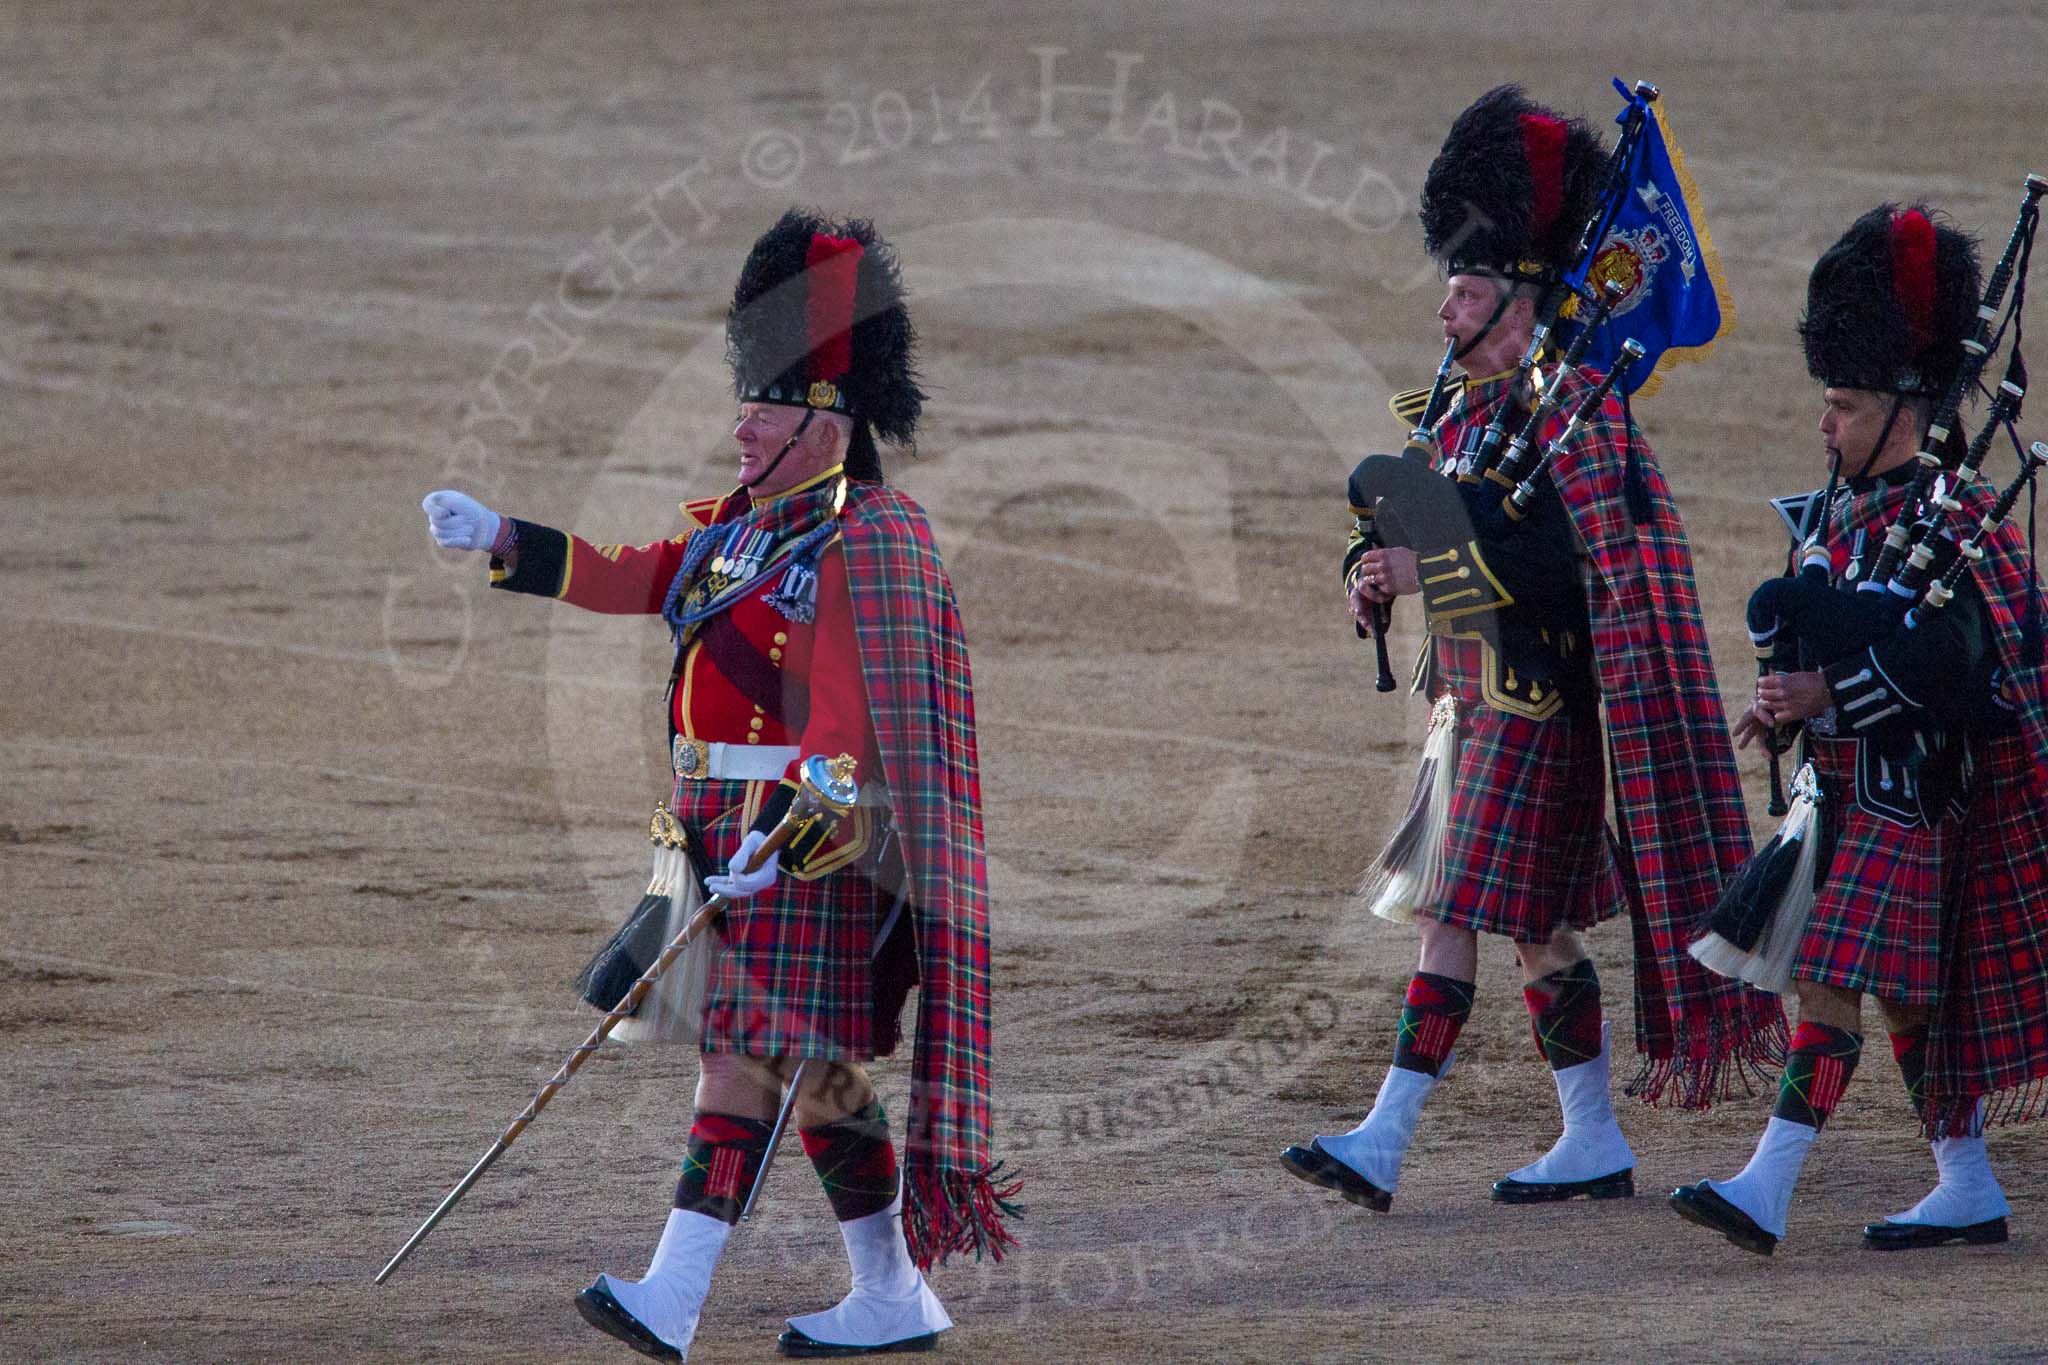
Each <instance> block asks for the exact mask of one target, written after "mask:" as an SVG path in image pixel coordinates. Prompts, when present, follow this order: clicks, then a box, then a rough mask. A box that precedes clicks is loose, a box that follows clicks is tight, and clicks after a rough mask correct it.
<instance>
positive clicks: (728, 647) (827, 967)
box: [492, 468, 901, 1059]
mask: <svg viewBox="0 0 2048 1365" xmlns="http://www.w3.org/2000/svg"><path fill="white" fill-rule="evenodd" d="M842 483H843V474H842V472H841V471H840V470H838V469H837V468H835V469H833V470H831V471H828V472H827V473H825V474H822V475H820V476H818V478H816V479H813V480H810V481H809V482H807V483H805V484H803V485H800V486H799V487H797V488H794V489H791V490H789V491H788V492H786V493H783V494H780V495H778V496H777V497H775V498H770V499H763V500H761V502H760V503H759V504H758V505H757V504H756V503H755V502H754V501H753V500H752V499H751V498H750V497H749V496H748V494H747V493H746V491H745V490H744V489H742V490H738V491H736V492H734V493H731V494H728V495H726V496H724V497H720V498H706V499H700V500H697V501H693V502H686V503H683V504H681V507H680V511H681V513H682V516H683V520H684V529H683V530H682V531H681V532H680V533H679V534H677V535H675V536H673V537H671V538H669V539H667V540H659V541H655V542H652V543H650V544H647V545H641V546H623V545H602V544H594V543H592V542H590V541H587V540H584V539H582V538H581V537H578V536H574V535H569V534H567V533H564V532H560V531H555V530H552V529H551V528H548V527H542V526H536V525H533V524H531V523H524V522H522V523H517V527H518V540H517V542H516V548H515V551H514V555H513V558H512V560H511V561H510V564H509V566H507V565H500V564H499V563H498V562H496V561H494V562H493V573H492V585H493V586H494V587H500V588H507V589H510V590H512V591H520V592H529V593H536V594H540V595H545V596H552V597H556V598H558V599H560V600H562V601H565V602H568V603H570V604H572V605H574V606H578V607H582V608H584V609H585V610H589V611H598V612H605V613H610V614H618V615H633V614H646V615H659V614H661V613H662V611H663V610H664V607H665V606H666V605H667V604H669V603H670V602H672V601H673V599H674V598H675V596H676V595H677V592H678V589H679V588H685V587H687V586H688V585H679V584H678V583H677V582H676V579H677V575H678V574H679V573H680V572H681V570H682V569H683V566H684V561H685V556H686V555H687V554H689V552H690V548H691V544H692V542H693V540H694V539H695V538H696V537H699V536H717V537H720V538H721V541H722V542H729V541H730V540H731V539H732V536H734V535H738V534H741V530H740V529H738V528H736V527H735V523H736V522H738V521H739V520H740V519H741V518H743V517H746V516H747V514H748V513H750V512H754V511H767V510H768V509H770V508H772V507H774V506H775V505H776V504H780V503H782V502H783V501H784V500H786V499H808V500H816V499H820V498H826V497H830V496H831V495H832V494H833V492H834V491H835V490H836V489H837V488H838V487H839V486H840V485H841V484H842ZM794 505H795V504H792V506H794ZM755 520H759V519H758V518H756V519H755ZM749 524H752V523H751V522H750V523H749ZM729 533H730V534H729ZM788 540H789V538H788V537H784V538H782V540H781V541H780V542H778V543H773V544H770V545H768V546H767V547H766V554H765V558H764V563H765V567H762V568H760V569H759V570H758V571H757V572H756V573H755V574H754V576H753V578H752V579H751V580H749V582H748V586H747V587H746V588H745V589H744V590H743V591H742V592H740V594H739V595H738V596H737V598H736V600H734V601H733V602H732V603H731V605H730V606H729V607H727V608H726V609H725V610H723V611H721V612H719V613H718V614H717V616H715V617H714V618H712V619H711V620H707V621H704V622H701V623H697V624H695V625H693V626H690V627H687V628H686V629H685V632H684V635H683V639H682V642H681V645H680V652H679V656H678V658H677V661H676V670H675V674H674V678H673V685H672V687H671V689H670V692H669V698H668V711H669V717H668V719H669V724H670V726H671V729H672V733H673V735H674V736H675V739H674V741H673V742H672V745H671V751H672V755H673V754H678V753H681V754H683V755H684V759H685V761H684V762H679V763H678V764H677V767H678V769H679V773H678V776H677V778H676V782H675V788H674V792H673V803H672V805H671V809H672V810H673V812H674V813H675V816H676V818H677V820H678V821H679V822H681V823H682V824H683V826H684V827H685V828H686V829H687V830H688V831H690V833H691V834H693V835H694V836H695V839H696V843H697V846H698V847H699V849H700V850H701V851H702V852H703V854H704V855H705V858H706V860H707V861H708V862H709V863H710V864H711V865H712V866H714V867H718V868H723V867H724V865H725V864H726V863H727V862H728V861H729V860H730V858H731V857H732V855H733V853H734V851H735V850H736V849H737V848H738V847H739V843H740V841H741V839H742V838H743V837H744V836H745V834H746V833H747V831H748V830H749V829H750V828H757V827H758V828H764V829H765V828H767V827H769V826H771V825H772V824H773V823H774V821H775V819H776V818H777V817H778V816H779V814H780V811H781V809H782V808H783V807H784V806H785V805H786V796H784V795H782V794H781V793H778V791H777V785H778V781H777V779H779V780H780V786H781V788H782V792H783V793H793V792H794V790H795V785H796V769H797V766H798V764H799V763H800V762H801V761H802V759H804V758H807V757H810V756H811V755H814V754H824V755H826V756H828V757H830V756H835V755H838V754H842V753H846V754H852V755H853V756H854V757H855V758H856V759H857V760H859V769H858V771H859V773H860V775H861V778H862V780H863V786H864V787H869V788H871V789H873V790H879V783H880V779H881V775H882V769H881V764H880V761H879V759H878V756H877V755H878V749H877V745H876V741H875V734H874V726H873V723H872V721H871V720H870V718H869V713H868V699H867V691H866V687H865V684H864V682H863V679H862V674H861V664H860V654H859V644H858V641H857V639H856V636H855V633H854V621H853V607H852V599H851V596H850V594H849V591H848V586H847V580H846V559H845V555H844V553H843V552H842V550H841V548H840V546H839V544H838V541H837V539H836V536H835V537H834V538H833V539H832V540H831V541H830V542H829V543H827V544H826V545H825V546H824V547H823V548H822V549H821V550H820V551H819V553H818V556H817V561H816V587H815V595H814V598H813V601H814V609H813V612H812V619H811V620H809V621H803V620H798V619H793V618H792V615H791V614H789V613H788V612H787V611H785V610H784V609H780V608H778V606H777V605H775V604H774V603H773V602H772V601H771V598H772V597H773V595H774V593H775V591H776V589H777V586H778V584H779V583H780V582H781V580H782V574H783V565H782V563H781V562H780V561H779V560H778V559H777V558H776V552H777V551H778V550H786V549H787V546H788ZM753 548H755V549H760V548H762V547H761V546H760V545H758V544H756V545H755V546H754V547H753ZM699 558H700V559H701V558H703V556H702V555H701V553H700V556H699ZM721 567H723V566H722V565H721V562H720V558H719V557H718V556H716V555H714V556H712V557H711V558H710V560H709V562H708V564H706V566H705V568H707V569H708V570H709V571H710V572H713V573H716V572H718V571H719V570H720V569H721ZM704 572H705V569H700V570H699V571H698V575H697V576H698V577H699V578H701V577H702V575H703V573H704ZM720 631H724V632H727V634H726V636H725V638H724V640H723V641H722V642H721V641H720V640H719V639H718V638H717V633H718V632H720ZM692 741H696V742H697V745H693V744H692ZM708 744H725V745H733V746H736V747H739V748H741V749H748V750H750V749H753V748H757V747H771V748H772V747H777V746H782V747H789V748H793V749H794V750H796V757H794V758H791V759H790V760H789V761H788V762H786V763H784V764H783V765H781V768H780V770H779V772H778V773H777V774H776V777H773V778H770V777H765V776H764V777H757V778H750V779H745V780H741V779H732V778H724V777H710V778H706V777H703V776H701V774H702V773H703V772H704V771H705V769H704V767H703V766H702V760H703V755H704V752H705V751H704V750H703V749H702V748H701V747H698V746H701V745H708ZM691 748H697V755H696V758H695V761H694V764H693V763H692V761H691V758H690V755H688V753H687V751H688V750H690V749H691ZM692 766H694V772H693V773H692V772H690V768H691V767H692ZM686 773H687V774H688V775H685V774H686ZM877 809H878V807H877V806H876V805H875V804H874V803H873V801H872V798H870V799H868V800H864V802H863V804H862V805H860V806H858V807H856V808H855V810H854V812H853V814H852V815H851V816H849V817H848V819H847V820H846V821H845V822H844V823H843V824H842V826H841V827H840V829H839V831H838V832H837V833H836V834H835V835H834V836H833V838H832V839H831V841H830V842H829V843H828V844H827V845H826V846H825V847H824V848H823V849H821V850H819V851H818V852H817V853H816V854H815V855H813V856H811V857H809V858H808V859H805V860H803V862H802V864H801V865H799V866H794V867H792V866H790V865H789V859H788V856H787V855H785V859H784V866H783V869H782V873H783V875H781V876H780V877H778V879H777V880H776V882H775V884H774V885H773V886H771V887H770V888H769V889H768V890H767V891H765V892H762V893H761V894H760V895H758V896H754V897H751V898H749V899H748V900H745V901H742V902H740V903H738V904H736V905H734V906H733V907H731V908H730V909H728V910H727V911H726V913H725V916H724V918H723V919H722V921H721V923H720V929H721V934H722V937H723V943H724V949H723V952H722V954H721V956H720V961H719V964H718V967H717V969H716V971H715V973H714V975H713V978H712V985H711V992H710V1000H709V1004H708V1006H707V1008H706V1012H705V1018H704V1026H703V1046H704V1048H705V1050H706V1051H721V1052H743V1053H747V1054H749V1055H754V1056H806V1057H830V1058H841V1059H862V1058H867V1057H872V1056H878V1055H883V1054H886V1053H887V1052H889V1051H890V1050H892V1049H893V1047H894V1045H895V1043H896V1041H897V1025H896V1023H895V1018H896V1011H895V1010H893V1009H886V1008H877V1007H876V1006H875V1004H874V996H875V990H874V981H873V971H872V968H871V961H870V959H871V952H872V949H873V947H874V934H875V929H876V927H877V925H878V923H879V917H880V915H881V914H882V913H885V912H886V911H887V910H888V909H889V907H890V904H892V903H893V899H894V898H893V896H888V897H885V896H884V895H883V894H882V893H881V892H880V891H879V889H878V888H877V886H876V885H875V882H874V876H875V873H876V868H875V866H874V864H875V855H876V853H877V849H876V844H877V842H878V841H877V840H876V839H875V838H874V834H875V826H876V819H875V817H876V814H877ZM895 1003H896V1004H897V1005H898V1006H900V1003H901V999H900V995H899V996H897V998H896V1001H895Z"/></svg>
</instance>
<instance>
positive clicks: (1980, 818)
mask: <svg viewBox="0 0 2048 1365" xmlns="http://www.w3.org/2000/svg"><path fill="white" fill-rule="evenodd" d="M1972 750H1973V758H1974V760H1975V763H1974V768H1973V771H1972V772H1971V775H1970V791H1971V798H1970V807H1969V815H1968V817H1967V819H1966V821H1965V825H1964V832H1963V836H1962V851H1961V853H1960V855H1959V859H1960V862H1961V868H1960V872H1959V882H1960V892H1959V894H1958V895H1957V896H1956V897H1955V899H1954V902H1953V906H1952V910H1951V913H1950V916H1949V918H1948V921H1947V925H1946V928H1947V929H1948V933H1949V944H1950V949H1949V953H1948V955H1947V965H1946V970H1945V972H1944V974H1943V981H1942V993H1941V1000H1940V1003H1939V1004H1938V1006H1937V1007H1936V1009H1935V1012H1934V1020H1933V1027H1932V1029H1931V1030H1930V1032H1929V1036H1928V1063H1927V1120H1928V1124H1929V1126H1930V1128H1931V1129H1934V1130H1936V1131H1937V1135H1938V1134H1939V1130H1941V1129H1950V1130H1955V1129H1965V1128H1967V1126H1968V1124H1969V1122H1970V1117H1971V1110H1972V1109H1973V1108H1974V1106H1975V1104H1976V1101H1977V1099H1978V1098H1979V1097H1982V1096H1998V1098H1996V1099H1993V1100H1991V1102H1990V1103H1989V1104H1988V1105H1987V1106H1986V1114H1985V1119H1986V1121H1987V1122H1990V1123H1999V1122H2010V1121H2015V1120H2022V1119H2029V1118H2034V1117H2037V1116H2038V1115H2039V1113H2040V1110H2041V1106H2042V1102H2043V1096H2042V1094H2041V1093H2040V1090H2041V1083H2042V1080H2043V1078H2044V1077H2048V863H2044V861H2043V855H2042V851H2043V849H2044V848H2048V781H2044V778H2043V775H2042V772H2041V769H2040V768H2039V767H2038V766H2036V765H2035V763H2034V760H2033V755H2032V753H2031V751H2030V750H2029V748H2028V746H2027V741H2026V739H2025V738H2024V737H2023V736H2020V735H2008V736H2002V737H1999V738H1995V739H1989V740H1976V741H1972ZM2001 1092H2003V1093H2001Z"/></svg>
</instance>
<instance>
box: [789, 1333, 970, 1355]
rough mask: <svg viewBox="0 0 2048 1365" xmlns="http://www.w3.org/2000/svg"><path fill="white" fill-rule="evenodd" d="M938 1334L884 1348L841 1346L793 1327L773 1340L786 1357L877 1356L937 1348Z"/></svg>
mask: <svg viewBox="0 0 2048 1365" xmlns="http://www.w3.org/2000/svg"><path fill="white" fill-rule="evenodd" d="M938 1344H939V1334H938V1333H937V1332H926V1333H925V1334H924V1335H923V1336H921V1337H905V1338H904V1339H903V1340H901V1341H892V1342H889V1343H888V1344H887V1345H884V1346H841V1345H838V1344H835V1343H833V1342H829V1341H819V1340H818V1339H817V1338H816V1337H810V1336H805V1335H804V1334H803V1333H802V1332H799V1331H797V1330H796V1328H794V1327H785V1328H783V1329H782V1335H781V1336H779V1337H777V1338H775V1349H776V1350H777V1351H780V1352H781V1353H782V1354H783V1355H786V1356H803V1357H807V1358H809V1357H818V1356H879V1355H888V1354H890V1353H891V1352H896V1351H905V1352H907V1351H930V1350H934V1349H936V1348H937V1346H938Z"/></svg>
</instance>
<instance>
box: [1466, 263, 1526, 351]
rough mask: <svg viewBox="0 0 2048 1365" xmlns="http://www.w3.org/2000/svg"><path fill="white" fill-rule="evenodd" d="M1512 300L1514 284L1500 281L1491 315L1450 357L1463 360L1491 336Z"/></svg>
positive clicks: (1513, 299) (1513, 298) (1513, 297)
mask: <svg viewBox="0 0 2048 1365" xmlns="http://www.w3.org/2000/svg"><path fill="white" fill-rule="evenodd" d="M1514 301H1515V287H1514V285H1513V284H1512V283H1511V282H1509V281H1507V280H1502V281H1500V299H1499V301H1498V302H1496V303H1495V304H1494V305H1493V315H1492V316H1491V317H1489V318H1487V320H1486V325H1485V326H1484V327H1481V328H1480V329H1479V330H1478V332H1476V333H1475V334H1474V335H1473V337H1472V339H1471V340H1470V341H1468V342H1466V343H1465V344H1464V345H1463V346H1460V347H1459V348H1458V349H1457V351H1456V352H1455V353H1453V354H1452V356H1451V359H1453V360H1463V359H1464V358H1465V357H1466V356H1468V355H1470V354H1472V351H1473V348H1475V347H1477V346H1478V345H1479V344H1480V343H1481V342H1483V341H1485V340H1486V339H1487V338H1488V337H1490V336H1492V335H1493V329H1494V327H1495V325H1496V324H1498V323H1499V322H1500V315H1501V314H1502V313H1505V312H1507V311H1508V305H1509V304H1511V303H1513V302H1514Z"/></svg>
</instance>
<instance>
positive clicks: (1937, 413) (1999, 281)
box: [1862, 175, 2048, 591]
mask: <svg viewBox="0 0 2048 1365" xmlns="http://www.w3.org/2000/svg"><path fill="white" fill-rule="evenodd" d="M2043 194H2048V177H2043V176H2039V175H2030V176H2028V177H2027V180H2026V188H2025V193H2024V197H2023V198H2022V199H2021V201H2020V212H2019V218H2018V220H2017V221H2016V222H2015V223H2014V224H2013V228H2012V233H2011V235H2009V236H2008V237H2007V238H2006V243H2005V250H2004V251H2002V252H2001V253H2000V254H1999V257H1998V264H1997V265H1996V266H1995V267H1994V268H1993V269H1992V271H1991V277H1990V278H1989V279H1988V280H1986V281H1985V282H1984V296H1983V300H1982V301H1981V302H1980V303H1979V304H1978V307H1977V323H1976V327H1975V329H1974V335H1971V336H1966V337H1964V338H1963V363H1962V364H1961V365H1960V366H1959V367H1958V368H1957V370H1956V374H1955V378H1954V379H1953V380H1951V381H1950V383H1949V386H1948V390H1947V392H1946V393H1945V394H1944V395H1943V396H1942V400H1941V403H1940V404H1939V406H1937V407H1936V408H1935V410H1934V416H1933V419H1932V420H1931V421H1930V422H1929V423H1928V426H1927V437H1926V440H1925V441H1923V442H1922V444H1921V447H1920V451H1919V453H1918V454H1917V455H1916V456H1914V459H1915V461H1916V464H1915V469H1914V474H1913V481H1912V483H1911V484H1909V485H1908V486H1907V490H1906V497H1905V500H1904V501H1903V502H1902V503H1901V504H1900V505H1899V513H1898V516H1897V517H1896V518H1895V519H1894V520H1893V522H1892V524H1891V526H1890V527H1889V528H1888V529H1887V530H1886V531H1885V539H1884V549H1883V550H1882V551H1881V552H1880V553H1879V555H1878V560H1877V566H1876V568H1875V569H1874V570H1873V571H1872V572H1871V575H1870V577H1869V579H1868V580H1866V582H1865V583H1864V584H1863V585H1862V586H1863V588H1864V590H1866V591H1876V590H1878V589H1880V588H1885V587H1888V586H1889V584H1890V581H1891V578H1892V575H1893V574H1894V573H1896V572H1897V571H1898V570H1899V569H1900V567H1901V565H1902V561H1904V560H1905V559H1906V558H1907V556H1908V555H1909V553H1910V552H1911V551H1912V550H1913V549H1914V548H1915V545H1916V541H1917V540H1920V539H1924V534H1923V535H1920V536H1916V534H1915V527H1916V526H1917V525H1918V524H1919V523H1920V521H1921V505H1922V502H1923V500H1924V499H1925V498H1926V497H1927V493H1928V490H1929V488H1930V487H1931V486H1932V485H1933V482H1934V479H1935V477H1936V476H1937V475H1938V474H1939V473H1940V472H1941V470H1942V468H1943V465H1944V463H1945V462H1944V461H1943V459H1942V457H1941V451H1942V448H1943V447H1944V446H1945V445H1946V444H1947V443H1948V441H1949V434H1950V432H1951V431H1952V430H1953V428H1954V425H1955V422H1956V419H1957V417H1958V416H1959V414H1960V413H1961V411H1962V405H1963V401H1964V400H1965V399H1966V398H1968V397H1969V395H1970V391H1971V390H1972V389H1973V388H1974V387H1975V386H1976V384H1977V382H1978V379H1979V378H1980V377H1981V376H1982V374H1983V372H1984V366H1985V363H1986V362H1987V361H1989V360H1990V358H1991V355H1992V352H1994V351H1996V350H1997V349H1998V345H1999V342H2000V341H2001V340H2002V339H2003V337H2004V335H2005V329H2006V327H2007V326H2008V325H2011V324H2012V323H2013V322H2014V321H2015V320H2016V319H2017V318H2018V317H2019V316H2020V313H2021V311H2022V309H2023V307H2024V304H2025V299H2026V276H2027V266H2028V264H2029V263H2030V262H2031V260H2032V257H2033V251H2034V233H2035V229H2036V228H2037V227H2038V226H2039V225H2040V219H2041V206H2040V200H2041V196H2042V195H2043ZM2015 280H2017V286H2016V287H2014V288H2013V299H2012V306H2011V307H2010V308H2009V309H2004V305H2005V292H2006V289H2007V288H2008V287H2009V286H2014V283H2015ZM2001 309H2004V317H2003V319H2002V320H2001V318H2000V312H2001ZM2015 351H2017V346H2015ZM2021 373H2022V374H2024V373H2025V371H2024V370H2022V371H2021ZM2022 382H2024V381H2022ZM1979 458H1980V459H1981V458H1982V457H1981V454H1980V456H1979Z"/></svg>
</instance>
